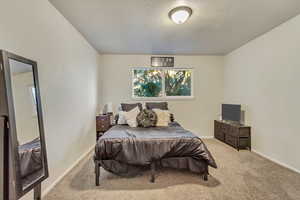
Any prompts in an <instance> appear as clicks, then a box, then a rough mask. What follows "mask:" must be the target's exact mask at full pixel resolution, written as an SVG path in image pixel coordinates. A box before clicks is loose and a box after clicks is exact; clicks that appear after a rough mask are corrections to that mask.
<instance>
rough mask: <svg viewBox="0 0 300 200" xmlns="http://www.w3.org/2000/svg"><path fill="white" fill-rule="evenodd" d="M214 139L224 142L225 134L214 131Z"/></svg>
mask: <svg viewBox="0 0 300 200" xmlns="http://www.w3.org/2000/svg"><path fill="white" fill-rule="evenodd" d="M215 137H216V138H217V139H219V140H221V141H225V134H224V133H223V132H222V131H216V132H215Z"/></svg>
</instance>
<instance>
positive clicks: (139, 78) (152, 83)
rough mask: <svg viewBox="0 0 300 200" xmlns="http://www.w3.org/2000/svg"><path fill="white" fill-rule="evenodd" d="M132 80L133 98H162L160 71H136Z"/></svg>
mask: <svg viewBox="0 0 300 200" xmlns="http://www.w3.org/2000/svg"><path fill="white" fill-rule="evenodd" d="M133 78H134V80H133V90H134V96H137V97H160V96H162V72H161V71H160V70H146V69H136V70H134V77H133Z"/></svg>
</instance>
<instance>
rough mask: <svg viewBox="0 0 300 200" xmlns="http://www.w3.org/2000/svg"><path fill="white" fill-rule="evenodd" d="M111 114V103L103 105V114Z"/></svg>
mask: <svg viewBox="0 0 300 200" xmlns="http://www.w3.org/2000/svg"><path fill="white" fill-rule="evenodd" d="M112 112H113V106H112V103H111V102H109V103H107V104H105V105H104V108H103V113H112Z"/></svg>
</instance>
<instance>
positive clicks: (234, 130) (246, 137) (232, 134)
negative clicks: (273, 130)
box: [214, 120, 251, 151]
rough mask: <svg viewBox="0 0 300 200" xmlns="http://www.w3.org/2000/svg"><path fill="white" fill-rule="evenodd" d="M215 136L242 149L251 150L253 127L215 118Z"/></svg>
mask: <svg viewBox="0 0 300 200" xmlns="http://www.w3.org/2000/svg"><path fill="white" fill-rule="evenodd" d="M214 134H215V138H216V139H218V140H220V141H222V142H225V143H226V144H229V145H230V146H232V147H234V148H236V149H237V150H238V151H239V150H240V149H249V150H250V151H251V127H250V126H244V125H239V124H232V123H228V122H223V121H218V120H215V126H214Z"/></svg>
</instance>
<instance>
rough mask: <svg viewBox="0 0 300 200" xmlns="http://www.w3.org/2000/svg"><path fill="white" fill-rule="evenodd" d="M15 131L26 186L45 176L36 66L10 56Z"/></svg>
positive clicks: (21, 171)
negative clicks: (35, 78)
mask: <svg viewBox="0 0 300 200" xmlns="http://www.w3.org/2000/svg"><path fill="white" fill-rule="evenodd" d="M9 64H10V72H11V84H12V95H13V103H14V109H15V121H16V132H17V138H18V145H19V160H20V173H21V179H22V187H23V189H25V188H26V187H27V186H28V185H30V184H31V183H32V182H34V181H35V180H37V179H39V178H40V177H41V176H43V174H44V173H43V162H42V161H43V159H42V153H41V143H40V130H39V121H38V116H37V101H36V89H35V83H34V76H33V67H32V66H31V65H29V64H26V63H21V62H19V61H16V60H13V59H9Z"/></svg>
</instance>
